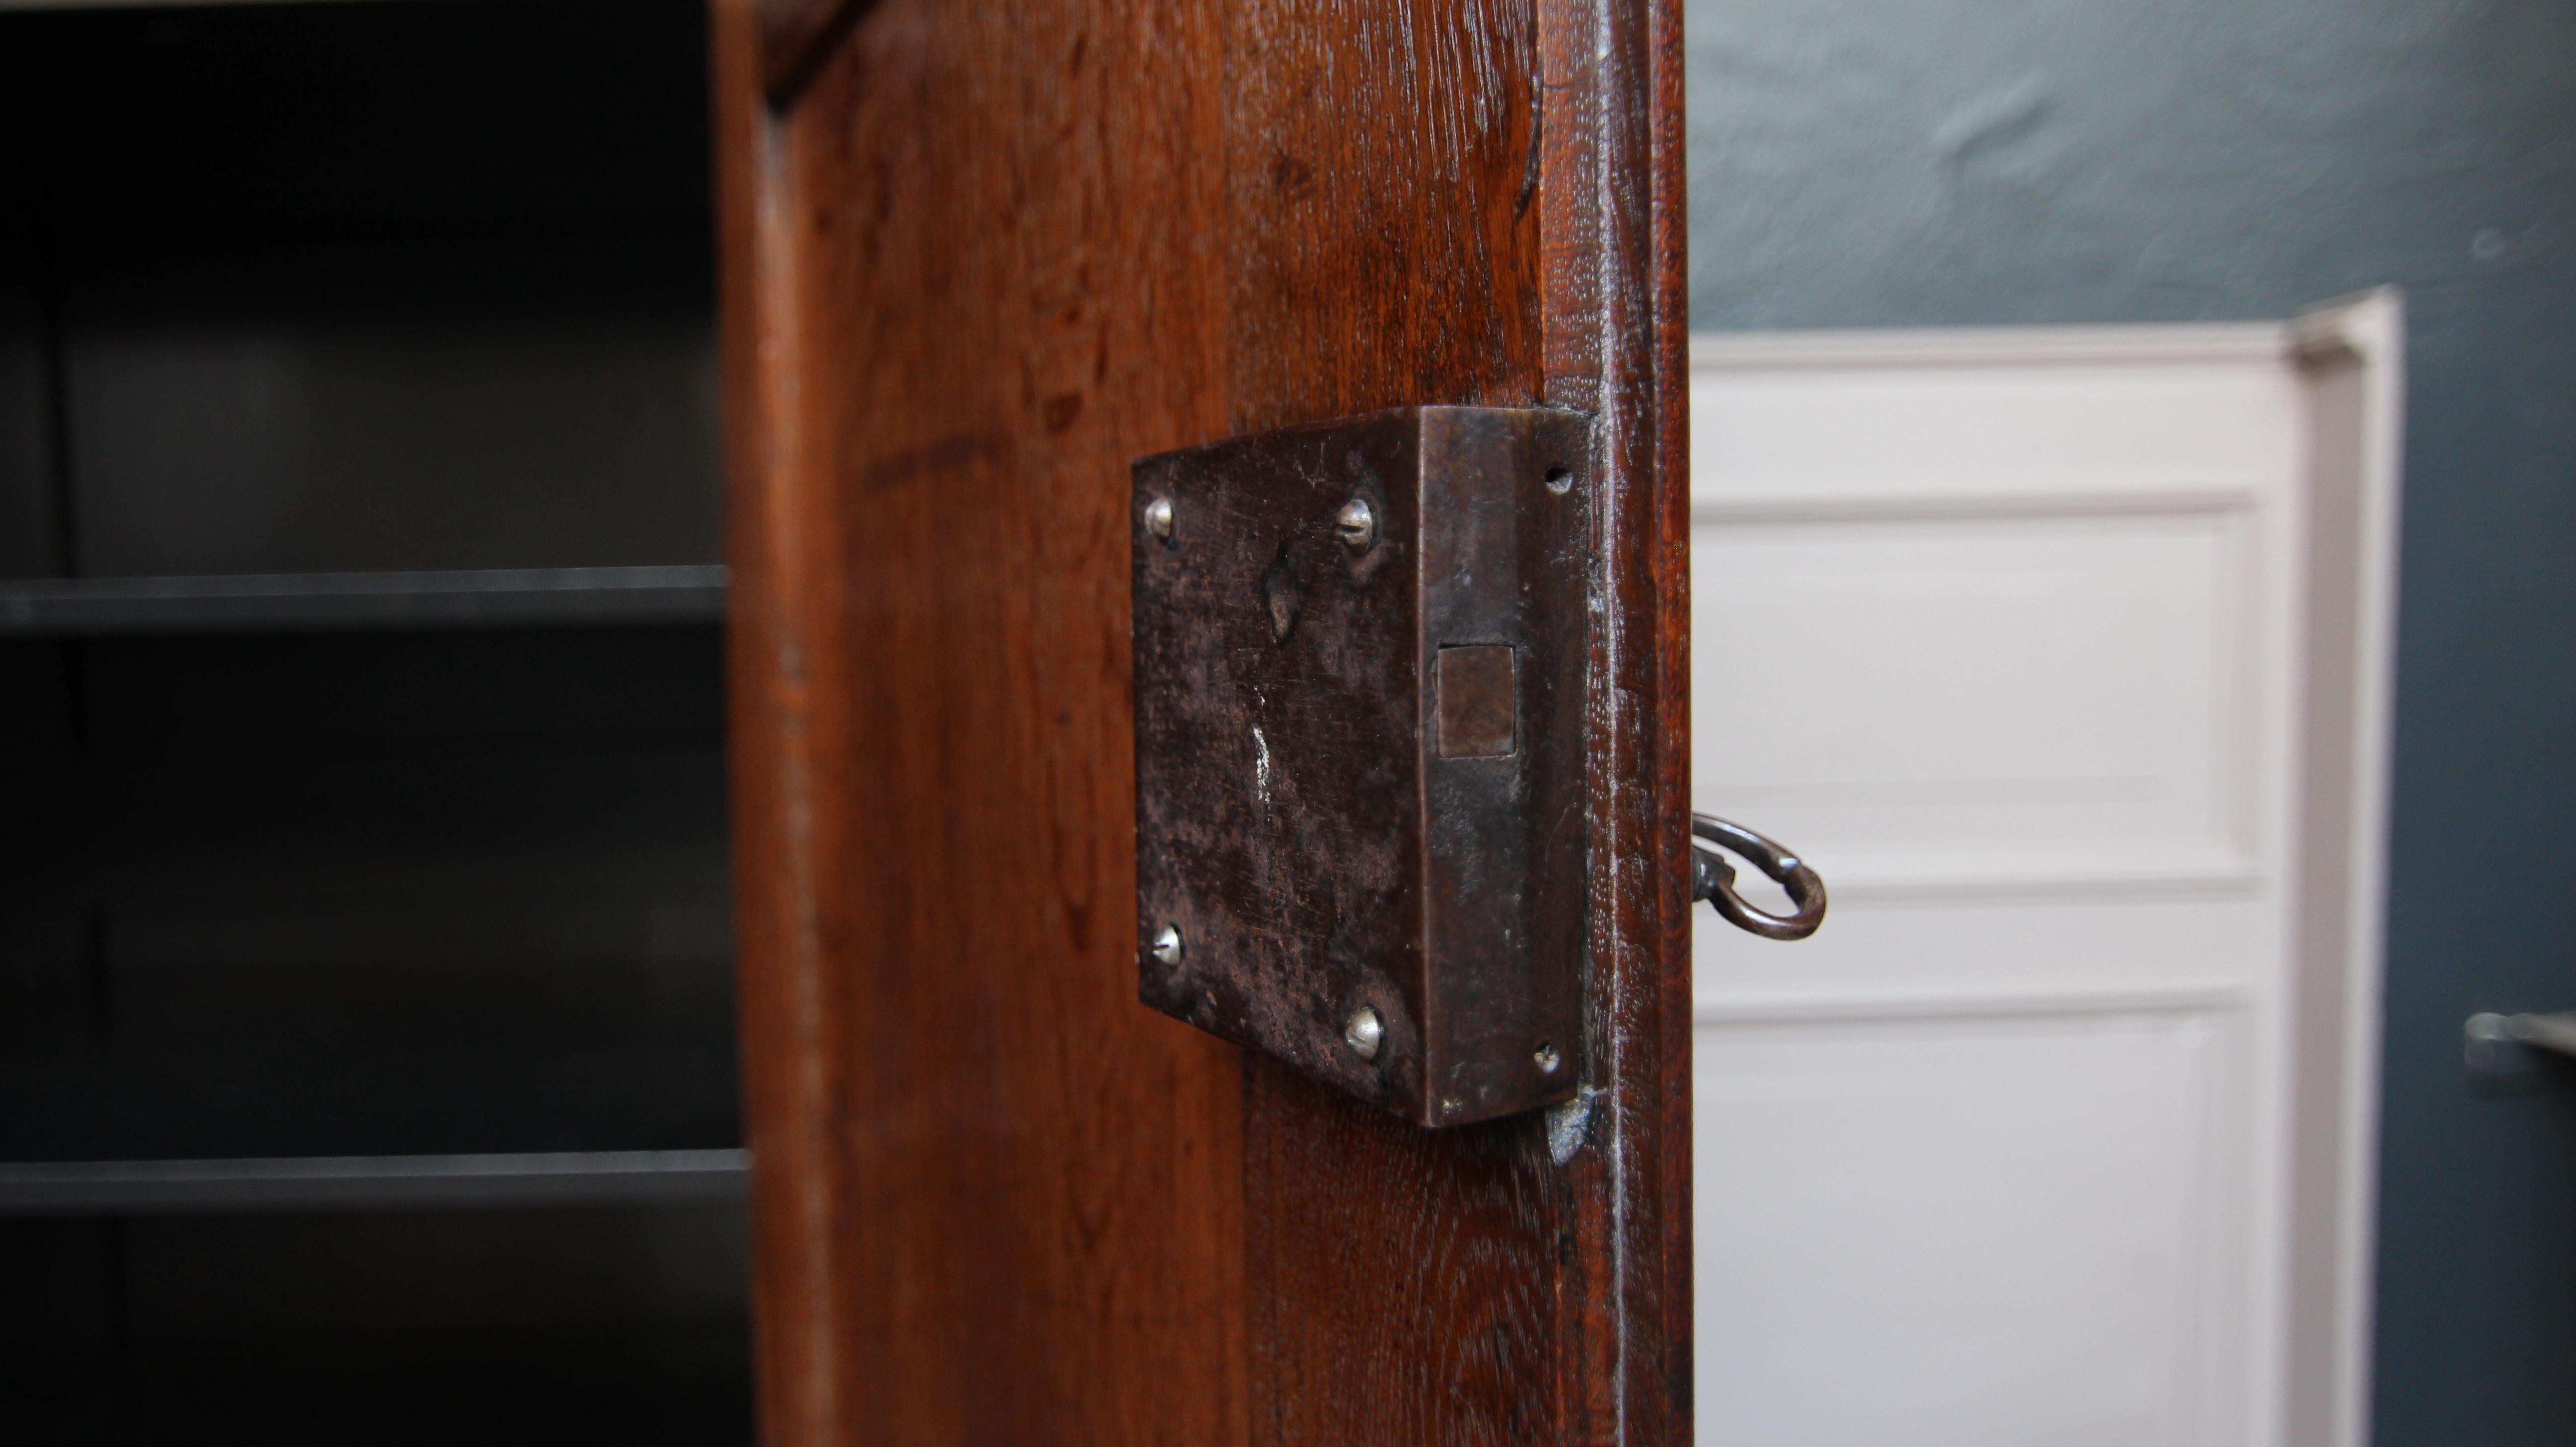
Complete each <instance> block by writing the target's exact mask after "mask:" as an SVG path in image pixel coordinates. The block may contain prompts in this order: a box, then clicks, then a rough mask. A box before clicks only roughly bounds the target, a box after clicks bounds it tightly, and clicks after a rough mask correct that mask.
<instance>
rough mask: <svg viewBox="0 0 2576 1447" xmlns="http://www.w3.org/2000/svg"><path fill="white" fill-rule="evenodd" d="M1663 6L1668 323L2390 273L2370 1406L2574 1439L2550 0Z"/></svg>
mask: <svg viewBox="0 0 2576 1447" xmlns="http://www.w3.org/2000/svg"><path fill="white" fill-rule="evenodd" d="M1687 4H1688V29H1689V45H1690V56H1689V63H1690V96H1689V105H1690V173H1691V174H1690V180H1691V321H1692V324H1693V325H1694V326H1697V327H1703V328H1726V329H1739V328H1771V327H1831V326H1892V325H1917V324H1925V325H1929V324H1966V323H1991V322H2105V321H2179V320H2192V319H2209V318H2249V317H2277V316H2282V315H2286V314H2288V313H2289V312H2291V311H2293V310H2296V309H2297V308H2299V307H2300V306H2302V305H2305V304H2307V303H2309V302H2314V301H2319V300H2323V299H2326V298H2329V297H2333V296H2336V295H2338V294H2341V293H2345V292H2350V291H2356V290H2359V289H2361V288H2364V287H2368V286H2373V285H2377V284H2379V283H2383V282H2395V283H2397V284H2399V285H2401V286H2403V287H2404V288H2405V289H2406V293H2407V304H2408V308H2409V312H2410V318H2409V320H2410V338H2409V346H2410V348H2411V356H2410V370H2409V377H2408V393H2407V408H2408V418H2407V425H2408V432H2409V440H2408V446H2407V459H2406V522H2405V540H2404V547H2405V564H2404V582H2403V587H2404V601H2403V605H2402V621H2401V625H2400V654H2399V667H2398V715H2397V776H2396V809H2395V839H2394V847H2393V850H2392V861H2391V862H2392V880H2393V883H2392V888H2391V898H2390V901H2389V926H2390V933H2389V978H2388V1035H2387V1070H2386V1077H2385V1084H2386V1106H2385V1110H2386V1124H2385V1131H2384V1139H2383V1146H2382V1150H2383V1162H2382V1186H2381V1202H2380V1206H2381V1245H2380V1253H2379V1271H2380V1298H2379V1343H2378V1385H2377V1414H2376V1416H2377V1427H2376V1430H2377V1440H2378V1442H2379V1443H2380V1444H2382V1447H2507V1444H2511V1447H2524V1444H2530V1447H2539V1444H2543V1443H2546V1444H2549V1447H2566V1444H2567V1443H2569V1442H2576V1426H2570V1425H2569V1423H2570V1422H2571V1421H2576V1417H2571V1416H2570V1415H2569V1414H2570V1411H2571V1408H2570V1406H2569V1403H2570V1401H2571V1400H2576V1398H2572V1397H2571V1387H2576V1090H2571V1089H2568V1088H2566V1087H2565V1086H2563V1085H2562V1086H2560V1087H2559V1088H2556V1089H2552V1090H2543V1091H2539V1092H2536V1093H2528V1094H2521V1095H2507V1096H2480V1095H2477V1094H2473V1093H2472V1092H2471V1091H2470V1089H2469V1088H2468V1085H2467V1083H2466V1082H2465V1080H2464V1079H2463V1076H2462V1071H2461V1065H2460V1022H2461V1020H2462V1019H2463V1018H2464V1017H2465V1016H2467V1015H2468V1014H2469V1013H2471V1012H2472V1011H2475V1010H2482V1009H2496V1010H2523V1009H2576V0H2521V3H2511V0H2504V3H2493V0H2484V3H2482V0H2304V3H2303V0H2251V3H2245V4H2238V5H2212V4H2208V3H2206V0H2120V3H2106V0H2055V3H2051V0H1906V3H1903V4H1897V5H1889V4H1884V3H1878V0H1687Z"/></svg>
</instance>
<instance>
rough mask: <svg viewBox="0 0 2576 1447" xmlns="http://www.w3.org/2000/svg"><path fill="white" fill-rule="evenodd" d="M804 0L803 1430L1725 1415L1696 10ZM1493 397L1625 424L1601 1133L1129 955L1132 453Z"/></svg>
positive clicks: (793, 291)
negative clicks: (1483, 1097)
mask: <svg viewBox="0 0 2576 1447" xmlns="http://www.w3.org/2000/svg"><path fill="white" fill-rule="evenodd" d="M775 9H776V7H764V6H759V5H755V4H754V3H753V0H719V3H718V5H717V11H716V24H717V29H718V52H719V58H718V67H719V100H718V105H719V110H720V115H719V135H720V146H721V151H722V170H723V177H724V181H723V210H724V227H725V231H724V246H725V252H726V266H725V275H726V293H725V302H726V308H727V337H726V340H727V366H728V369H729V396H730V398H731V405H732V414H731V417H730V421H729V425H730V443H729V447H730V452H729V465H730V467H731V479H730V485H731V488H732V497H733V507H734V511H733V535H732V538H731V543H730V546H731V552H732V561H733V564H734V568H735V576H736V580H737V581H736V587H735V604H734V606H735V632H734V643H733V667H734V671H735V673H734V708H735V749H736V781H737V798H738V804H737V818H738V833H739V855H738V858H739V865H738V867H739V879H740V891H741V909H742V916H743V932H744V964H743V1001H744V1006H743V1008H744V1029H745V1045H746V1053H747V1057H748V1065H747V1076H748V1078H747V1086H746V1088H747V1092H748V1096H747V1099H748V1111H749V1114H750V1130H749V1137H750V1143H751V1146H752V1149H753V1151H754V1154H755V1161H756V1164H755V1168H754V1186H753V1194H754V1210H755V1221H756V1230H757V1233H758V1243H759V1245H758V1266H757V1287H756V1298H757V1307H758V1313H759V1331H760V1342H761V1352H762V1366H761V1371H762V1400H763V1411H764V1420H765V1424H766V1431H767V1433H768V1435H769V1440H770V1441H771V1442H772V1443H773V1444H799V1447H801V1444H819V1443H825V1442H833V1443H838V1442H848V1441H858V1440H866V1441H886V1442H1006V1441H1007V1442H1016V1441H1031V1442H1039V1441H1043V1442H1140V1443H1141V1442H1175V1443H1252V1442H1260V1443H1301V1444H1303V1443H1338V1442H1352V1443H1362V1442H1365V1443H1379V1442H1397V1441H1402V1442H1417V1441H1418V1442H1444V1443H1445V1442H1470V1443H1479V1442H1494V1443H1525V1442H1541V1441H1563V1442H1617V1441H1626V1442H1666V1441H1680V1440H1686V1439H1687V1435H1688V1430H1689V1426H1688V1423H1689V1413H1688V1376H1687V1373H1688V1362H1689V1358H1688V1353H1687V1345H1686V1344H1687V1335H1688V1322H1689V1298H1688V1290H1687V1283H1688V1276H1687V1268H1688V1252H1687V1209H1686V1207H1687V1196H1686V1191H1687V1177H1686V1175H1684V1174H1683V1173H1682V1172H1683V1167H1682V1164H1681V1161H1682V1157H1681V1156H1679V1155H1678V1154H1677V1152H1678V1151H1680V1150H1682V1149H1683V1148H1684V1147H1685V1145H1686V1118H1685V1117H1683V1116H1682V1115H1681V1114H1679V1112H1680V1111H1681V1110H1682V1109H1684V1108H1685V1106H1686V1095H1685V1091H1686V1086H1687V1077H1686V1074H1685V1073H1684V1072H1686V1069H1687V1059H1688V1057H1687V1051H1686V1049H1683V1048H1682V1046H1683V1045H1684V1044H1686V1040H1687V1035H1686V1032H1687V1020H1688V1017H1687V1008H1686V1006H1687V994H1686V990H1687V965H1688V958H1689V957H1688V953H1687V950H1686V948H1685V945H1686V943H1687V941H1686V936H1685V935H1684V934H1683V933H1682V931H1683V929H1684V927H1685V920H1686V917H1685V915H1684V914H1683V901H1684V894H1683V891H1684V889H1685V888H1686V879H1687V870H1686V861H1687V852H1686V850H1687V836H1686V832H1685V827H1686V818H1685V815H1684V814H1683V812H1682V809H1683V796H1682V794H1681V792H1680V788H1679V785H1680V782H1681V781H1682V780H1683V779H1684V778H1685V775H1686V756H1685V755H1684V753H1683V741H1684V740H1685V739H1686V737H1687V729H1686V722H1687V721H1686V719H1685V718H1684V717H1683V715H1682V712H1681V707H1682V699H1683V697H1684V694H1683V690H1682V685H1683V683H1684V675H1683V674H1682V673H1681V671H1680V663H1681V657H1682V655H1681V653H1680V652H1679V648H1678V644H1679V640H1680V638H1681V633H1680V629H1681V628H1682V627H1683V626H1684V624H1683V620H1684V619H1685V618H1686V617H1687V609H1686V607H1685V598H1684V595H1683V592H1682V587H1683V582H1684V578H1685V573H1684V570H1683V568H1682V554H1681V552H1680V547H1681V537H1682V534H1681V532H1680V531H1679V524H1680V520H1681V519H1682V516H1683V514H1682V511H1681V508H1682V505H1683V502H1684V495H1685V488H1684V477H1685V474H1684V472H1683V471H1682V469H1681V467H1680V466H1679V455H1678V453H1677V452H1675V451H1674V450H1673V449H1674V448H1675V447H1676V446H1677V445H1678V437H1679V433H1678V431H1677V430H1675V425H1674V424H1673V423H1672V421H1671V420H1670V419H1671V414H1673V413H1674V412H1675V410H1676V409H1677V407H1678V403H1679V395H1680V394H1679V377H1680V373H1679V371H1678V353H1677V352H1676V351H1675V350H1674V349H1673V347H1672V345H1671V342H1672V340H1673V339H1674V338H1677V337H1678V336H1679V334H1680V333H1679V326H1680V320H1679V312H1678V305H1679V300H1678V292H1677V291H1676V290H1675V289H1674V288H1673V286H1672V284H1671V283H1672V279H1673V278H1676V277H1677V276H1678V270H1677V268H1678V263H1679V251H1678V240H1679V233H1678V224H1679V223H1678V214H1679V213H1678V208H1677V206H1676V205H1673V204H1672V203H1674V202H1677V200H1678V190H1677V189H1674V188H1677V187H1678V184H1679V180H1678V178H1679V170H1678V159H1679V158H1678V153H1677V152H1675V151H1673V150H1672V149H1671V147H1670V146H1669V145H1668V144H1665V142H1666V141H1667V140H1668V139H1669V135H1670V134H1671V128H1672V127H1673V126H1675V125H1677V124H1678V106H1677V104H1674V103H1673V100H1672V98H1671V97H1670V96H1669V95H1664V94H1662V93H1661V92H1659V91H1657V90H1656V89H1655V87H1656V86H1658V85H1663V86H1664V88H1665V90H1667V91H1668V90H1669V88H1670V87H1669V84H1667V80H1668V76H1669V74H1670V72H1671V65H1672V54H1671V52H1670V39H1671V36H1672V34H1673V33H1675V31H1676V28H1677V20H1676V17H1675V8H1674V6H1672V5H1671V4H1670V3H1669V0H1660V3H1656V4H1653V5H1650V6H1636V7H1630V6H1609V7H1608V8H1603V9H1595V8H1594V0H1536V3H1535V5H1533V3H1531V0H1483V3H1469V4H1458V3H1448V4H1434V3H1429V0H1422V3H1396V4H1383V5H1381V4H1358V3H1347V0H1251V3H1237V4H1221V3H1217V0H1077V3H1068V4H1063V5H1057V6H1046V7H1040V6H1029V7H1015V6H1003V5H986V6H959V5H943V4H937V3H934V0H879V3H877V4H875V5H873V6H870V7H866V8H864V9H863V10H860V11H855V12H852V19H851V20H850V21H848V22H847V24H846V30H845V32H833V33H830V34H826V35H825V39H824V41H823V42H822V43H821V45H820V49H819V52H818V53H817V54H816V55H814V56H812V57H810V58H807V59H803V60H799V61H797V62H794V64H793V65H791V66H790V69H793V68H794V65H803V66H806V67H807V69H806V70H805V72H804V73H801V74H798V75H794V76H791V77H789V79H790V81H792V83H788V84H782V83H781V81H780V77H781V75H782V74H784V72H782V71H781V70H779V69H778V68H777V64H776V62H775V61H774V59H771V58H765V57H774V56H775V55H776V54H777V53H778V52H777V50H776V46H777V45H778V43H779V42H778V40H777V38H776V37H777V35H778V34H779V32H778V31H777V30H776V28H775V25H776V21H777V16H776V14H774V13H773V14H770V15H768V16H766V17H765V16H764V14H763V13H762V12H763V11H764V10H773V11H774V10H775ZM764 18H767V19H769V20H770V21H771V22H772V28H771V30H770V31H769V32H768V35H767V38H764V31H763V20H764ZM817 33H818V34H821V33H823V32H817ZM1658 46H1661V47H1662V48H1660V49H1659V48H1658ZM1542 77H1543V78H1544V84H1545V95H1546V100H1545V102H1544V105H1543V106H1542V104H1541V101H1540V96H1541V93H1542V88H1541V80H1542ZM1542 111H1544V114H1543V115H1542ZM1658 167H1663V168H1665V169H1664V171H1661V172H1659V171H1658V169H1657V168H1658ZM1605 179H1606V180H1607V181H1608V182H1609V184H1606V185H1605V184H1603V182H1604V180H1605ZM1659 188H1660V189H1659ZM1464 402H1475V403H1487V404H1498V405H1532V404H1540V403H1545V404H1553V405H1565V406H1574V407H1580V408H1584V409H1587V410H1597V411H1599V413H1600V414H1601V418H1602V421H1601V426H1600V430H1599V433H1598V434H1597V437H1596V457H1597V458H1598V459H1599V460H1600V464H1601V465H1600V467H1599V469H1598V470H1599V471H1600V473H1601V480H1600V483H1599V486H1600V488H1601V492H1600V494H1599V495H1598V498H1597V500H1596V507H1597V512H1596V523H1595V527H1596V530H1597V534H1598V556H1597V557H1596V559H1595V563H1594V569H1595V580H1594V586H1595V589H1596V592H1597V593H1598V595H1599V596H1600V597H1601V598H1602V599H1603V600H1604V601H1605V603H1606V604H1607V609H1606V612H1605V613H1604V614H1603V615H1602V617H1601V620H1600V623H1599V625H1598V627H1597V629H1596V634H1595V637H1594V640H1593V663H1594V667H1593V680H1592V684H1591V690H1592V693H1591V707H1590V716H1591V718H1592V721H1593V723H1592V729H1593V732H1592V741H1591V742H1592V748H1593V751H1594V754H1595V757H1596V759H1599V760H1601V761H1602V763H1601V766H1600V767H1599V769H1598V771H1597V777H1596V780H1595V788H1594V790H1593V797H1592V800H1591V806H1590V808H1591V820H1592V822H1591V828H1592V831H1593V843H1592V849H1593V853H1594V858H1595V859H1596V860H1597V861H1601V862H1600V863H1598V864H1596V866H1595V869H1594V873H1593V880H1592V900H1593V903H1592V913H1593V919H1592V924H1591V935H1590V951H1589V958H1590V963H1591V979H1590V983H1589V987H1588V1013H1587V1025H1586V1030H1585V1036H1584V1040H1583V1048H1582V1051H1581V1059H1580V1066H1581V1069H1582V1071H1583V1079H1584V1081H1585V1082H1586V1084H1587V1085H1588V1086H1589V1087H1591V1088H1593V1089H1594V1090H1597V1091H1599V1092H1600V1093H1599V1094H1598V1095H1597V1096H1595V1097H1593V1098H1592V1099H1593V1100H1594V1104H1593V1107H1592V1109H1591V1112H1590V1116H1589V1123H1588V1126H1581V1127H1578V1126H1573V1125H1571V1124H1570V1123H1569V1125H1568V1128H1567V1129H1566V1130H1564V1131H1563V1132H1562V1136H1563V1139H1564V1140H1565V1142H1566V1144H1567V1152H1566V1153H1567V1160H1566V1162H1565V1163H1564V1164H1563V1165H1560V1164H1559V1163H1558V1161H1557V1160H1556V1159H1555V1158H1554V1157H1553V1156H1552V1155H1551V1149H1550V1140H1549V1132H1548V1129H1547V1122H1546V1121H1545V1119H1544V1118H1542V1117H1541V1116H1538V1115H1529V1116H1522V1117H1516V1118H1511V1119H1506V1120H1502V1121H1496V1122H1491V1123H1487V1124H1484V1125H1478V1126H1470V1127H1462V1128H1457V1129H1452V1130H1445V1131H1438V1132H1432V1131H1425V1130H1423V1129H1421V1128H1419V1127H1416V1126H1413V1125H1410V1124H1408V1123H1406V1122H1403V1121H1401V1120H1398V1119H1395V1118H1393V1117H1391V1116H1388V1115H1385V1114H1383V1113H1382V1112H1379V1111H1377V1110H1375V1109H1373V1108H1372V1107H1370V1106H1367V1105H1365V1104H1363V1103H1360V1102H1358V1101H1354V1100H1349V1099H1346V1098H1343V1097H1339V1096H1336V1095H1334V1094H1332V1093H1331V1092H1329V1091H1328V1090H1325V1089H1324V1088H1322V1087H1319V1086H1316V1085H1314V1084H1312V1083H1310V1082H1307V1081H1305V1080H1303V1079H1301V1078H1299V1077H1296V1076H1294V1075H1292V1074H1290V1073H1289V1072H1287V1071H1286V1070H1284V1069H1282V1068H1278V1067H1275V1066H1273V1065H1270V1064H1269V1063H1267V1062H1264V1061H1260V1060H1247V1059H1245V1058H1244V1057H1243V1056H1242V1055H1241V1054H1240V1053H1239V1052H1237V1051H1235V1050H1233V1049H1232V1048H1231V1047H1229V1046H1226V1045H1223V1044H1221V1043H1219V1042H1216V1041H1214V1040H1212V1039H1209V1038H1206V1037H1204V1036H1201V1035H1199V1034H1197V1033H1196V1032H1194V1031H1192V1030H1190V1029H1189V1028H1188V1027H1186V1026H1183V1025H1181V1024H1178V1023H1177V1022H1173V1021H1170V1020H1166V1019H1164V1018H1162V1017H1160V1016H1157V1015H1155V1014H1154V1013H1153V1012H1151V1011H1149V1010H1147V1009H1145V1008H1144V1007H1143V1006H1141V1005H1139V1004H1138V1003H1137V1002H1136V1000H1135V997H1134V989H1135V986H1134V981H1135V975H1134V973H1133V971H1134V968H1135V965H1134V958H1135V954H1134V952H1135V950H1136V947H1137V941H1136V939H1135V938H1134V922H1133V917H1132V911H1131V909H1130V905H1129V901H1130V900H1131V899H1132V897H1133V888H1134V859H1133V855H1132V848H1131V839H1132V826H1133V795H1132V788H1133V768H1132V753H1131V744H1130V736H1129V731H1130V727H1131V718H1130V709H1129V703H1128V694H1127V689H1128V672H1129V654H1128V637H1127V604H1128V598H1127V571H1126V563H1127V527H1128V519H1127V475H1126V466H1127V463H1128V461H1129V459H1131V458H1133V457H1136V456H1139V455H1142V454H1146V453H1150V452H1156V451H1162V450H1166V449H1170V448H1174V447H1180V446H1186V445H1190V444H1194V443H1197V442H1201V441H1206V440H1209V439H1212V438H1216V437H1220V436H1224V435H1228V434H1232V433H1238V432H1244V431H1252V430H1257V429H1261V428H1266V427H1271V426H1277V425H1284V424H1288V423H1293V422H1300V421H1310V420H1318V419H1322V418H1328V417H1333V416H1339V415H1345V414H1350V413H1357V412H1363V411H1370V410H1374V409H1378V408H1383V407H1391V406H1400V405H1414V404H1424V403H1464Z"/></svg>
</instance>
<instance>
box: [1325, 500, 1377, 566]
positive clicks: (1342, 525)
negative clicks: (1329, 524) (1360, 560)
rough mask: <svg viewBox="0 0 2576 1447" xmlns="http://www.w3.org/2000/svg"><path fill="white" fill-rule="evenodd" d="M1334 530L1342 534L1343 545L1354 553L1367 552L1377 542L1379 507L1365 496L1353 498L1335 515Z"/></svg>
mask: <svg viewBox="0 0 2576 1447" xmlns="http://www.w3.org/2000/svg"><path fill="white" fill-rule="evenodd" d="M1333 531H1335V532H1337V533H1339V534H1341V535H1342V546H1343V547H1346V548H1348V549H1350V550H1351V551H1352V552H1354V553H1365V552H1367V551H1368V550H1369V549H1370V548H1371V547H1374V546H1375V545H1376V544H1377V509H1375V508H1373V507H1370V506H1369V505H1368V499H1367V498H1364V497H1355V498H1352V499H1351V500H1350V501H1349V502H1346V503H1343V504H1342V510H1341V511H1340V512H1338V513H1335V514H1334V515H1333Z"/></svg>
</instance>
